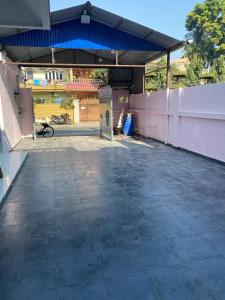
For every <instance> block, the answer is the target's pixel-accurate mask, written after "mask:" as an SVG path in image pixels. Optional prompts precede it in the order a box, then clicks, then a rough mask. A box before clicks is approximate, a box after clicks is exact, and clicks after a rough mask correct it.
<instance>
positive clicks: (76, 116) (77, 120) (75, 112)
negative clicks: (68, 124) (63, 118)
mask: <svg viewBox="0 0 225 300" xmlns="http://www.w3.org/2000/svg"><path fill="white" fill-rule="evenodd" d="M73 106H74V109H73V118H74V120H73V121H74V123H75V124H78V123H80V101H79V99H74V100H73Z"/></svg>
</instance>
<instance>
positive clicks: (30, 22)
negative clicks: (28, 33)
mask: <svg viewBox="0 0 225 300" xmlns="http://www.w3.org/2000/svg"><path fill="white" fill-rule="evenodd" d="M19 28H26V29H50V7H49V0H35V1H31V0H14V1H9V0H1V9H0V35H8V34H14V33H17V32H18V29H19Z"/></svg>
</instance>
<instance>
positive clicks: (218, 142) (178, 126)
mask: <svg viewBox="0 0 225 300" xmlns="http://www.w3.org/2000/svg"><path fill="white" fill-rule="evenodd" d="M129 110H130V111H131V112H133V113H134V114H135V120H136V125H135V127H136V128H137V130H138V131H139V132H140V133H141V134H142V135H144V136H146V137H150V138H154V139H157V140H160V141H163V142H165V143H169V144H171V145H173V146H176V147H180V148H183V149H187V150H190V151H193V152H196V153H199V154H202V155H205V156H208V157H211V158H215V159H218V160H221V161H224V162H225V84H211V85H205V86H198V87H190V88H183V89H176V90H170V91H161V92H152V93H145V94H139V95H131V97H130V107H129Z"/></svg>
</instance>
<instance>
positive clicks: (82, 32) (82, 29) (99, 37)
mask: <svg viewBox="0 0 225 300" xmlns="http://www.w3.org/2000/svg"><path fill="white" fill-rule="evenodd" d="M0 44H4V45H10V46H25V47H48V48H49V47H51V48H67V49H100V50H113V49H118V50H138V51H164V50H165V48H163V47H161V46H158V45H157V44H155V43H152V42H151V41H146V40H144V39H141V38H138V37H136V36H134V35H131V34H128V33H126V32H123V31H120V30H118V29H115V28H112V27H109V26H106V25H104V24H101V23H98V22H96V21H93V20H92V21H91V24H89V25H85V24H81V23H80V20H72V21H68V22H63V23H59V24H56V25H53V26H52V28H51V30H50V31H48V30H31V31H26V32H22V33H18V34H15V35H11V36H8V37H2V38H0Z"/></svg>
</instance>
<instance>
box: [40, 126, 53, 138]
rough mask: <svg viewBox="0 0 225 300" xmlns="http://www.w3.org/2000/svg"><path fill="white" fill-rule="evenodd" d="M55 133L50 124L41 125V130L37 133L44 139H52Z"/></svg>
mask: <svg viewBox="0 0 225 300" xmlns="http://www.w3.org/2000/svg"><path fill="white" fill-rule="evenodd" d="M54 133H55V131H54V128H52V127H51V126H50V125H49V124H48V123H41V129H40V130H39V131H37V132H36V134H37V135H42V136H43V137H52V136H53V135H54Z"/></svg>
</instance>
